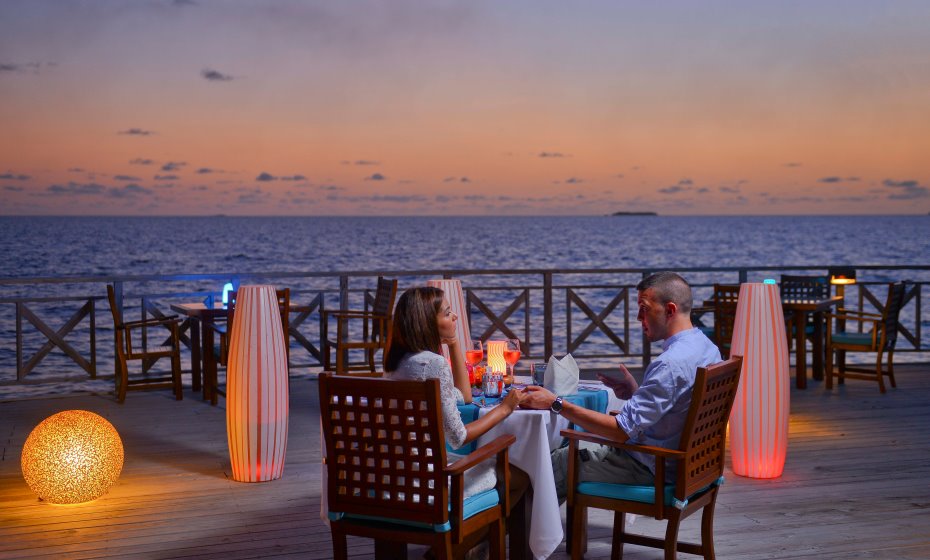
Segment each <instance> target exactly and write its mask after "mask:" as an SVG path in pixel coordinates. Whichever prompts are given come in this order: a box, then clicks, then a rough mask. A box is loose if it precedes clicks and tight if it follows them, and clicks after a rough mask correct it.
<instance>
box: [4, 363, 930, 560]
mask: <svg viewBox="0 0 930 560" xmlns="http://www.w3.org/2000/svg"><path fill="white" fill-rule="evenodd" d="M896 373H897V376H898V388H897V389H891V390H889V393H888V394H886V395H880V394H879V393H878V389H877V387H876V386H875V384H872V383H868V382H864V381H848V382H847V384H846V385H845V386H844V387H842V388H838V389H834V391H833V392H826V391H824V390H823V385H822V383H819V382H813V383H811V385H810V386H809V388H808V389H807V390H806V391H797V390H796V389H794V388H793V387H792V394H791V398H792V404H791V408H792V414H791V428H790V433H789V438H790V439H789V447H788V461H787V465H786V469H785V473H784V475H783V476H782V477H780V478H778V479H772V480H753V479H746V478H742V477H738V476H735V475H733V474H732V473H731V472H728V474H727V482H726V484H725V485H724V487H723V488H722V490H721V494H720V499H719V500H718V506H717V513H716V523H715V534H716V538H715V542H716V550H717V556H718V558H724V559H725V558H739V559H747V560H756V559H760V560H761V559H763V558H765V559H769V558H775V559H812V558H818V559H828V560H832V559H840V558H844V559H846V558H851V559H858V558H871V559H874V558H887V559H892V558H894V559H898V558H903V559H910V558H913V559H916V558H928V557H930V483H928V482H927V481H928V480H930V428H928V426H930V367H928V366H911V365H909V366H902V367H900V368H899V371H898V372H896ZM316 390H317V386H316V382H315V381H313V380H309V379H306V378H305V379H294V380H293V381H292V386H291V423H290V434H289V439H288V453H287V463H286V465H285V470H284V477H283V478H282V479H281V480H278V481H274V482H267V483H259V484H243V483H238V482H234V481H232V480H231V477H230V468H229V458H228V454H227V450H226V431H225V409H224V407H223V406H222V402H221V405H220V406H218V407H211V406H209V405H207V404H205V403H203V402H201V401H200V400H199V399H197V398H196V397H195V396H194V395H193V394H191V393H190V392H188V393H187V394H186V395H185V400H183V401H181V402H176V401H174V400H173V399H172V398H171V396H170V395H169V394H168V393H167V392H139V393H132V394H130V395H129V396H128V397H127V400H126V403H125V404H123V405H120V404H118V403H116V402H115V401H114V400H113V398H112V397H111V396H109V395H99V396H96V395H77V396H71V397H58V398H51V399H27V400H20V401H10V402H3V403H0V446H2V447H0V558H49V559H52V558H54V559H56V560H59V559H62V558H66V559H72V558H73V559H94V558H127V557H133V558H206V559H210V558H222V559H224V560H226V559H240V558H243V559H244V558H311V559H324V558H330V557H331V556H332V549H331V543H330V536H329V532H328V530H327V529H326V527H325V525H324V524H323V523H322V521H320V518H319V507H320V488H319V479H320V472H321V466H320V463H319V460H320V429H319V406H318V402H317V397H316ZM73 408H82V409H86V410H91V411H94V412H97V413H98V414H101V415H102V416H104V417H105V418H107V419H108V420H110V421H111V422H112V423H113V424H114V426H116V428H117V430H118V431H119V432H120V434H121V436H122V438H123V442H124V447H125V450H126V463H125V466H124V468H123V473H122V476H121V477H120V480H119V482H118V483H117V484H116V485H115V486H114V487H113V489H112V490H111V491H110V492H109V493H108V494H107V495H106V496H104V497H102V498H100V499H98V500H96V501H94V502H92V503H89V504H83V505H78V506H53V505H50V504H44V503H41V502H39V501H38V500H37V499H36V498H35V496H34V495H33V494H32V493H31V492H30V491H29V489H28V488H27V487H26V485H25V483H24V482H23V479H22V475H21V473H20V466H19V459H20V454H21V451H22V446H23V443H24V441H25V439H26V436H27V435H28V434H29V431H30V430H31V429H32V428H33V427H34V426H35V425H36V424H37V423H38V422H39V421H41V420H42V419H43V418H45V417H47V416H49V415H51V414H54V413H55V412H58V411H61V410H68V409H73ZM728 470H729V469H728ZM611 523H612V518H611V516H610V515H608V514H606V512H600V511H597V510H594V511H592V512H591V515H590V519H589V530H590V542H589V551H588V554H587V555H586V557H587V558H608V557H609V555H610V527H611ZM664 527H665V525H664V523H660V522H656V521H654V520H651V519H643V518H638V519H637V521H636V523H635V524H634V526H633V529H635V530H638V531H642V532H645V533H647V534H652V535H656V536H661V535H662V534H663V533H664ZM698 532H699V519H698V518H697V517H693V518H689V519H688V520H686V521H685V523H684V524H683V527H682V531H681V535H682V539H684V540H687V539H696V538H697V535H698ZM410 550H411V551H410V557H411V558H419V557H420V556H421V555H422V553H423V549H422V547H411V549H410ZM625 552H626V554H625V557H626V558H630V559H632V560H640V559H643V560H644V559H653V558H660V557H661V554H660V553H659V552H658V551H654V550H649V549H644V548H640V547H635V546H627V547H626V550H625ZM349 553H350V556H351V557H352V558H358V559H368V558H372V557H373V546H372V544H371V543H370V541H365V540H361V539H353V540H351V541H350V550H349ZM682 557H684V558H688V557H689V556H688V555H682ZM552 558H555V559H563V558H567V554H566V553H565V547H564V544H563V545H562V546H560V547H559V548H558V549H557V550H556V552H555V554H554V555H553V556H552Z"/></svg>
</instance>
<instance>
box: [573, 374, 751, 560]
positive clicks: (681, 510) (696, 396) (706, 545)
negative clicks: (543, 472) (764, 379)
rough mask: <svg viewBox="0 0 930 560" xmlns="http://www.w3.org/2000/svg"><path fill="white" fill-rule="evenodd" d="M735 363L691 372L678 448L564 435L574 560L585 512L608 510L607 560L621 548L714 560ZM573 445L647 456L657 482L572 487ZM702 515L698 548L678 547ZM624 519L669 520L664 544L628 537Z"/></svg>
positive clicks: (581, 552) (584, 434)
mask: <svg viewBox="0 0 930 560" xmlns="http://www.w3.org/2000/svg"><path fill="white" fill-rule="evenodd" d="M742 360H743V359H742V357H740V356H737V357H735V358H731V359H729V360H727V361H725V362H721V363H719V364H715V365H712V366H709V367H707V368H698V370H697V376H696V379H695V382H694V389H693V392H692V395H691V406H690V408H689V409H688V418H687V420H686V422H685V427H684V430H683V431H682V435H681V442H680V444H679V447H678V449H665V448H662V447H651V446H646V445H636V444H631V443H618V442H616V441H612V440H609V439H606V438H602V437H599V436H596V435H593V434H591V433H590V432H577V431H575V430H563V431H562V435H563V436H564V437H567V438H569V448H570V455H569V456H570V459H569V466H568V527H569V541H570V552H571V557H572V559H573V560H578V559H580V558H582V557H583V555H584V549H585V545H586V542H585V540H586V539H585V530H586V527H585V519H586V517H587V515H586V514H587V512H586V508H589V507H594V508H599V509H607V510H613V512H614V529H613V545H612V550H611V558H622V557H623V545H624V543H630V544H637V545H641V546H649V547H653V548H661V549H663V550H664V551H665V558H666V560H669V559H673V558H675V557H676V550H677V551H681V552H688V553H691V554H699V555H703V556H704V558H707V559H712V558H714V536H713V526H714V506H715V504H716V502H717V492H718V491H719V486H720V484H721V483H722V482H723V466H724V449H725V440H726V428H727V421H728V420H729V418H730V409H731V408H732V407H733V400H734V398H735V397H736V389H737V386H738V385H739V376H740V367H741V365H742ZM580 441H590V442H593V443H600V444H603V445H609V446H611V447H616V448H619V449H628V450H632V451H639V452H641V453H648V454H650V455H655V457H656V471H655V474H656V477H655V480H656V482H655V484H654V485H652V486H635V485H628V484H607V483H595V482H579V481H578V471H579V455H580V454H579V452H578V449H579V446H578V443H579V442H580ZM669 460H672V461H677V469H678V470H677V478H676V481H675V483H674V484H665V483H664V479H665V469H666V461H669ZM698 510H703V514H702V516H701V543H700V544H694V543H684V542H682V543H680V542H678V527H679V525H680V523H681V520H682V519H684V518H686V517H688V516H689V515H691V514H692V513H694V512H696V511H698ZM626 512H629V513H635V514H639V515H648V516H650V517H654V518H655V519H659V520H661V519H668V525H667V527H666V531H665V539H658V538H654V537H647V536H643V535H639V534H634V533H628V532H626V528H625V519H624V517H625V516H624V514H625V513H626Z"/></svg>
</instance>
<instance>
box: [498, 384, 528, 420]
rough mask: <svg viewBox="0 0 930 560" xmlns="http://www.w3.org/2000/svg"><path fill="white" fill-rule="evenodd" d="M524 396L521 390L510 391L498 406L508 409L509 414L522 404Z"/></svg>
mask: <svg viewBox="0 0 930 560" xmlns="http://www.w3.org/2000/svg"><path fill="white" fill-rule="evenodd" d="M524 396H525V394H524V393H523V391H522V390H520V389H511V390H510V392H509V393H507V396H506V397H504V400H503V401H501V404H500V406H505V407H507V408H508V409H510V410H509V412H513V411H514V410H516V409H517V407H519V406H520V403H521V402H523V398H524ZM509 412H508V414H509Z"/></svg>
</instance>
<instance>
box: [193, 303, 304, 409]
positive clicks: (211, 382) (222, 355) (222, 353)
mask: <svg viewBox="0 0 930 560" xmlns="http://www.w3.org/2000/svg"><path fill="white" fill-rule="evenodd" d="M238 295H239V292H238V291H231V292H229V296H228V297H227V299H226V301H227V303H226V322H225V323H214V324H212V325H210V326H211V328H212V329H213V331H215V332H216V333H217V334H218V335H219V341H217V343H216V344H215V345H213V354H212V355H210V354H209V352H210V351H209V350H208V351H207V353H208V355H207V356H204V385H206V387H205V389H206V396H207V398H208V399H210V402H211V403H212V404H216V403H217V396H222V397H225V396H226V391H225V390H224V389H222V388H221V387H220V386H219V376H218V372H217V362H219V364H220V365H223V366H225V365H226V364H227V361H228V360H229V331H230V330H232V322H233V317H234V316H235V314H236V297H237V296H238ZM275 295H276V296H277V298H278V309H279V310H280V312H281V326H282V328H283V329H284V352H285V355H286V356H287V358H288V364H290V357H291V345H290V340H291V339H290V334H289V332H290V328H291V322H290V316H291V289H290V288H281V289H276V290H275ZM208 336H212V334H211V333H208ZM206 346H209V343H208V344H207V345H206Z"/></svg>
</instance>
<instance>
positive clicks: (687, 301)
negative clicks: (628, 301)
mask: <svg viewBox="0 0 930 560" xmlns="http://www.w3.org/2000/svg"><path fill="white" fill-rule="evenodd" d="M650 288H652V291H653V292H654V293H655V295H656V297H657V298H658V299H659V301H660V302H661V303H662V304H663V305H665V304H666V303H669V302H675V305H677V306H678V311H679V312H680V313H686V314H688V315H690V314H691V300H692V298H693V296H692V295H691V284H688V281H687V280H685V279H684V278H682V277H681V276H680V275H678V274H676V273H674V272H669V271H663V272H656V273H655V274H651V275H649V276H648V277H646V278H643V280H642V281H641V282H640V283H639V284H637V285H636V290H637V291H639V292H645V291H646V290H648V289H650Z"/></svg>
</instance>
